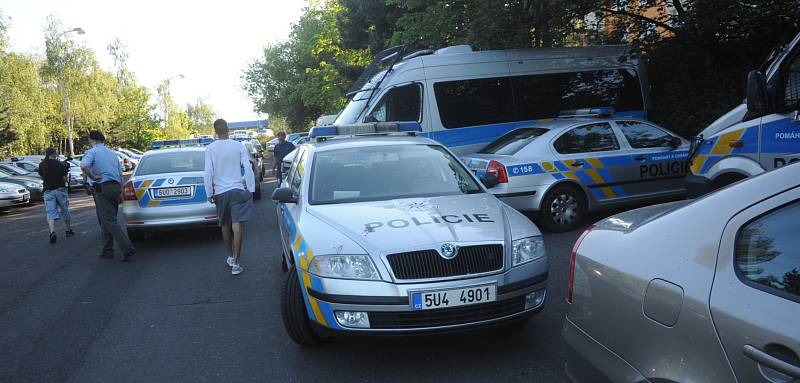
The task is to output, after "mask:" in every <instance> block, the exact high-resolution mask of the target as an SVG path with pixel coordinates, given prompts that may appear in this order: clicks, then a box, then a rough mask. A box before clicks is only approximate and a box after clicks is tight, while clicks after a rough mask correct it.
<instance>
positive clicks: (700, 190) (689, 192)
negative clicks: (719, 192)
mask: <svg viewBox="0 0 800 383" xmlns="http://www.w3.org/2000/svg"><path fill="white" fill-rule="evenodd" d="M684 183H685V185H686V197H687V198H698V197H702V196H703V195H705V194H707V193H708V192H710V191H711V180H709V179H708V178H706V177H703V176H698V175H695V174H691V173H689V175H687V176H686V179H685V180H684Z"/></svg>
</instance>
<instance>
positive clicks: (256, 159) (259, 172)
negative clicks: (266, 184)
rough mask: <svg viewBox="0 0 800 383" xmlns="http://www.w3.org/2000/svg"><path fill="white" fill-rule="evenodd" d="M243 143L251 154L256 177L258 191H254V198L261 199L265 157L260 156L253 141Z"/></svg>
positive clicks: (251, 162)
mask: <svg viewBox="0 0 800 383" xmlns="http://www.w3.org/2000/svg"><path fill="white" fill-rule="evenodd" d="M242 145H244V147H245V149H246V150H247V153H248V154H249V155H250V164H251V165H252V167H253V175H254V176H255V178H256V191H255V193H253V199H261V183H262V182H263V181H264V159H263V158H262V157H261V156H259V154H258V151H257V150H256V148H255V146H254V145H253V143H252V142H250V141H242Z"/></svg>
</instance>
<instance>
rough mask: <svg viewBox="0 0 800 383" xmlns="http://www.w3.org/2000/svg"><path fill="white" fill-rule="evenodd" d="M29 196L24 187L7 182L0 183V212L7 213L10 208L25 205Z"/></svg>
mask: <svg viewBox="0 0 800 383" xmlns="http://www.w3.org/2000/svg"><path fill="white" fill-rule="evenodd" d="M30 198H31V195H30V193H29V192H28V190H27V189H25V188H24V187H22V186H20V185H17V184H12V183H8V182H0V211H7V210H8V209H9V208H10V207H12V206H21V205H25V204H27V203H28V202H29V201H30Z"/></svg>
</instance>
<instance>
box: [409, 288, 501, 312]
mask: <svg viewBox="0 0 800 383" xmlns="http://www.w3.org/2000/svg"><path fill="white" fill-rule="evenodd" d="M496 300H497V285H483V286H472V287H464V288H459V289H448V290H435V291H415V292H412V293H411V308H412V310H414V311H420V310H432V309H443V308H448V307H458V306H468V305H475V304H479V303H487V302H494V301H496Z"/></svg>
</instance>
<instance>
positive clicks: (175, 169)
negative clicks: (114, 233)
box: [122, 146, 217, 238]
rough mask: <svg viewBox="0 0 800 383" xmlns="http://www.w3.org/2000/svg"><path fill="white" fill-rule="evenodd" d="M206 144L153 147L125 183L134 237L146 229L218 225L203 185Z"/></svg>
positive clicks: (125, 211) (124, 204) (127, 213)
mask: <svg viewBox="0 0 800 383" xmlns="http://www.w3.org/2000/svg"><path fill="white" fill-rule="evenodd" d="M204 156H205V147H202V146H200V147H188V148H176V149H159V150H151V151H148V152H147V153H145V154H144V156H142V160H141V162H140V164H139V166H138V167H136V170H135V171H134V173H133V175H132V176H131V178H130V179H129V180H128V182H126V183H125V185H124V186H123V202H122V215H123V217H124V218H125V222H126V224H127V227H128V233H129V235H130V236H131V237H132V238H140V237H141V233H142V232H143V231H145V230H155V229H175V228H179V227H185V226H192V225H215V224H216V223H217V210H216V208H215V207H214V205H213V204H211V203H209V202H208V199H207V196H206V191H205V188H204V187H203V183H204V182H203V166H204V163H205V158H204Z"/></svg>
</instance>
